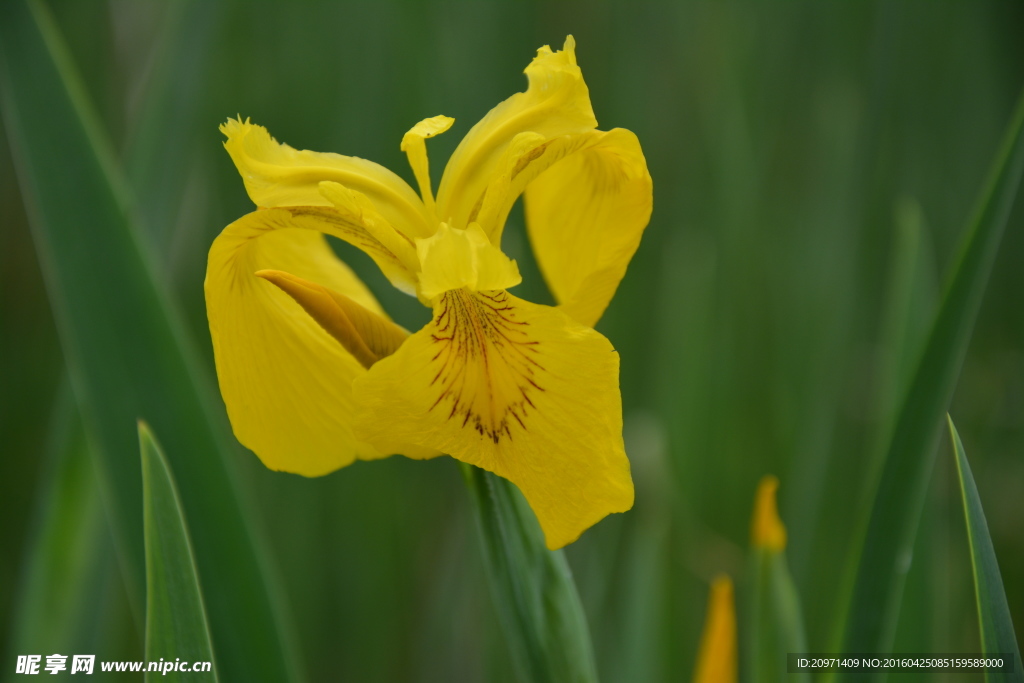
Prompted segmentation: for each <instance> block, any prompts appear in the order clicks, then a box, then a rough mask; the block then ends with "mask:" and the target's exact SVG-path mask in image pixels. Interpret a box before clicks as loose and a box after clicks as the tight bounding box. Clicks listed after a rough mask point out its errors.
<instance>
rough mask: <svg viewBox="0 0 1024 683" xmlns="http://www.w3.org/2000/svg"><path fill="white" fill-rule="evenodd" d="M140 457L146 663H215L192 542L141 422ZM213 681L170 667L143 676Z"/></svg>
mask: <svg viewBox="0 0 1024 683" xmlns="http://www.w3.org/2000/svg"><path fill="white" fill-rule="evenodd" d="M139 450H140V452H141V455H142V505H143V520H144V521H143V525H144V527H145V534H146V660H147V661H149V662H158V661H159V660H163V661H164V662H166V663H167V664H173V665H175V668H177V666H176V665H177V663H178V661H179V660H180V661H183V662H188V663H190V664H189V665H190V667H192V666H195V664H196V663H203V662H210V663H211V665H212V663H213V647H212V646H211V645H210V631H209V629H208V628H207V625H206V610H205V609H204V608H203V596H202V592H201V591H200V589H199V577H198V576H197V575H196V566H195V562H194V561H193V559H192V544H191V543H190V542H189V539H188V527H187V525H186V523H185V516H184V511H183V510H182V509H181V501H180V500H179V499H178V490H177V488H176V487H175V485H174V477H173V476H172V475H171V471H170V469H169V468H168V466H167V460H166V459H165V458H164V454H163V453H162V452H160V446H159V445H158V444H157V443H156V440H155V439H154V438H153V434H152V433H151V432H150V431H149V428H148V427H146V425H145V423H142V422H140V423H139ZM158 677H159V680H167V681H180V680H208V681H216V680H217V670H216V667H214V666H211V669H210V672H209V673H205V672H200V675H193V674H192V672H188V673H186V674H183V673H182V672H181V671H175V670H173V669H171V670H168V671H166V672H165V671H160V672H157V673H153V672H147V673H146V681H147V682H148V681H155V680H158Z"/></svg>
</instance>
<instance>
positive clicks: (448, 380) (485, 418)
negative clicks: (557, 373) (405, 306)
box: [430, 289, 545, 444]
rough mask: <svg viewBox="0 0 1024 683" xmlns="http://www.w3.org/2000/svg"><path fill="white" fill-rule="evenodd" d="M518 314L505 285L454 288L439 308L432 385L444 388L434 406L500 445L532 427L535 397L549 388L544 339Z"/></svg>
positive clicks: (434, 337)
mask: <svg viewBox="0 0 1024 683" xmlns="http://www.w3.org/2000/svg"><path fill="white" fill-rule="evenodd" d="M519 318H520V311H519V310H518V309H517V308H516V307H515V306H514V305H512V302H511V300H510V298H509V295H508V293H506V292H505V291H502V290H497V291H490V292H471V291H469V290H465V289H457V290H452V291H450V292H447V293H445V294H444V295H443V296H442V298H441V301H440V303H439V304H438V306H437V308H435V317H434V331H433V341H434V344H436V345H437V352H436V353H435V355H434V356H433V358H431V362H432V363H434V364H436V367H437V370H436V374H435V375H434V378H433V379H432V380H431V383H430V384H431V386H436V387H439V388H440V393H439V395H438V397H437V400H436V401H435V402H434V404H433V405H432V406H431V407H430V409H431V410H435V409H439V410H447V411H448V419H450V420H459V421H460V422H461V423H462V426H463V427H471V428H472V429H475V430H476V431H477V432H478V433H479V434H480V435H482V436H484V437H486V438H488V439H490V440H491V441H493V442H494V443H496V444H497V443H499V442H500V441H501V440H502V439H504V438H508V439H512V438H513V436H512V435H513V430H515V429H522V430H528V429H529V427H528V424H529V417H530V415H531V414H532V412H533V411H534V410H536V406H535V405H534V402H533V400H532V399H531V396H534V395H535V394H536V392H541V391H544V387H543V386H542V384H543V378H544V372H545V371H544V366H542V365H541V364H540V362H539V361H540V356H541V353H540V342H538V341H536V340H532V339H530V336H529V331H528V327H529V323H528V322H527V321H525V320H521V319H519Z"/></svg>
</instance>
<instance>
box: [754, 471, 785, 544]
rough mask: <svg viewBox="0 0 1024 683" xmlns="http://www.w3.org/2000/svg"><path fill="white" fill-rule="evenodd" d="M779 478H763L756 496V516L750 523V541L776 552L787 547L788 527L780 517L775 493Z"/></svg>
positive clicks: (767, 476)
mask: <svg viewBox="0 0 1024 683" xmlns="http://www.w3.org/2000/svg"><path fill="white" fill-rule="evenodd" d="M778 490H779V480H778V479H777V478H776V477H773V476H771V475H766V476H764V477H762V478H761V482H760V483H759V484H758V485H757V495H756V497H755V498H754V517H753V519H752V520H751V523H750V542H751V543H752V544H753V545H754V547H755V548H764V549H765V550H772V551H775V552H782V551H783V550H785V549H786V527H785V525H784V524H783V523H782V520H781V519H779V510H778V506H777V505H776V502H775V494H776V492H777V491H778Z"/></svg>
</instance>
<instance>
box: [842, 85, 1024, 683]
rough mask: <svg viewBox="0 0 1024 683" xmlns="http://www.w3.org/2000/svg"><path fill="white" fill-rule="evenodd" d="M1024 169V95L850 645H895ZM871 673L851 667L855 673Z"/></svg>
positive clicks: (902, 466)
mask: <svg viewBox="0 0 1024 683" xmlns="http://www.w3.org/2000/svg"><path fill="white" fill-rule="evenodd" d="M1022 168H1024V98H1022V99H1021V100H1020V102H1019V103H1018V105H1017V108H1016V111H1015V112H1014V115H1013V119H1012V121H1011V123H1010V126H1009V128H1008V130H1007V133H1006V137H1005V139H1004V142H1003V145H1002V148H1001V150H1000V152H999V155H998V156H997V158H996V161H995V164H994V166H993V170H992V175H991V177H990V179H989V182H988V184H987V186H986V188H985V191H984V193H983V194H982V196H981V201H980V202H979V205H978V208H977V210H976V213H975V215H974V218H973V220H972V221H971V223H970V227H969V229H968V230H967V233H966V235H965V236H964V241H963V244H962V246H961V249H960V254H959V258H958V260H957V263H956V266H955V268H954V269H953V271H952V276H951V277H950V279H949V280H948V282H947V284H946V288H945V292H944V295H943V299H942V303H941V305H940V308H939V312H938V315H937V317H936V319H935V322H934V324H933V326H932V328H931V331H930V333H929V336H928V341H927V342H926V344H925V348H924V351H923V354H922V356H921V358H920V361H919V362H918V364H917V369H916V371H915V373H914V376H913V380H912V381H911V384H910V387H909V390H908V391H907V394H906V396H905V398H904V400H903V403H902V407H901V408H900V411H899V413H898V417H897V419H896V424H895V427H894V429H893V434H892V438H891V439H890V441H889V447H888V449H887V454H886V457H885V462H884V465H883V469H882V472H881V475H880V479H879V482H878V486H877V489H876V491H875V495H874V501H873V504H872V506H871V509H870V513H869V516H868V517H867V523H866V524H865V525H864V526H863V527H862V528H863V535H862V537H861V545H860V556H859V558H857V569H856V575H855V580H854V584H853V590H852V593H851V595H850V596H849V600H848V602H847V609H846V621H845V635H844V638H843V644H842V647H841V650H842V651H843V652H849V653H859V652H864V653H874V652H879V653H885V652H888V651H889V650H890V648H891V645H892V642H893V636H894V630H895V625H896V622H897V617H898V615H899V608H900V599H901V596H902V593H903V583H904V579H905V577H906V572H907V569H908V568H909V566H910V558H911V552H912V549H913V544H914V537H915V534H916V531H917V525H918V521H919V518H920V514H921V509H922V506H923V504H924V498H925V493H926V491H927V484H928V481H929V477H930V475H931V471H932V465H933V463H934V454H935V445H936V439H937V438H938V428H939V424H940V421H941V419H942V415H943V414H944V413H945V410H946V407H947V406H948V404H949V400H950V397H951V395H952V393H953V387H954V385H955V383H956V378H957V375H958V374H959V371H960V366H961V364H962V363H963V358H964V355H965V353H966V350H967V344H968V342H969V341H970V337H971V331H972V329H973V327H974V320H975V317H976V315H977V312H978V307H979V305H980V303H981V298H982V294H983V293H984V291H985V285H986V283H987V282H988V276H989V272H990V271H991V269H992V262H993V260H994V259H995V255H996V252H997V250H998V247H999V242H1000V240H1001V237H1002V233H1003V228H1004V227H1005V224H1006V221H1007V218H1008V216H1009V213H1010V208H1011V207H1012V205H1013V201H1014V198H1015V196H1016V194H1017V189H1018V185H1019V183H1020V176H1021V169H1022ZM857 676H860V677H861V678H869V676H866V675H864V674H852V675H851V677H857Z"/></svg>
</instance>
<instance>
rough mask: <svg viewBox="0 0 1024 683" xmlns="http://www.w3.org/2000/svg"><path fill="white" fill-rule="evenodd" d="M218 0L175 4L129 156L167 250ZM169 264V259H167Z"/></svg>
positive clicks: (138, 190) (147, 221) (152, 231)
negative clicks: (187, 141) (183, 142)
mask: <svg viewBox="0 0 1024 683" xmlns="http://www.w3.org/2000/svg"><path fill="white" fill-rule="evenodd" d="M222 4H223V3H221V2H219V0H172V1H171V2H168V3H166V6H165V7H164V19H163V22H162V23H163V29H162V30H161V32H160V35H159V36H158V38H157V43H156V46H155V48H154V50H153V52H154V56H153V68H152V73H151V75H150V76H149V78H147V79H146V88H145V91H144V93H143V97H142V98H141V99H142V105H141V106H140V108H139V109H140V112H139V116H138V120H137V122H136V123H135V125H134V126H133V130H132V134H131V135H130V137H129V142H128V144H127V146H126V151H125V169H126V172H127V175H128V177H129V179H130V182H131V185H132V188H133V189H134V194H135V197H136V198H137V199H138V201H139V209H140V212H141V214H142V216H143V218H144V221H143V223H144V225H145V227H146V232H147V233H148V235H149V237H150V238H151V243H152V244H154V245H158V246H160V247H163V248H164V249H167V248H168V247H169V245H170V244H171V242H172V239H171V237H172V234H173V232H174V230H173V229H174V228H175V224H176V221H177V220H178V218H179V215H180V212H181V209H182V195H183V194H184V191H185V185H186V179H187V177H188V174H189V165H190V162H192V161H193V159H191V158H190V155H191V154H192V153H193V152H194V148H193V147H192V146H190V145H183V144H181V141H182V140H190V139H194V135H195V131H194V128H195V126H196V123H197V122H196V118H197V116H196V113H197V111H198V110H199V109H200V107H199V99H200V97H201V96H202V91H203V87H204V86H205V84H206V79H207V77H208V74H209V72H210V69H209V64H210V52H211V49H212V47H213V43H214V35H215V29H216V28H217V26H218V25H219V20H220V17H221V14H222V9H223V8H222ZM163 260H164V261H165V263H164V264H163V265H165V266H166V265H167V264H166V259H163Z"/></svg>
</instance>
